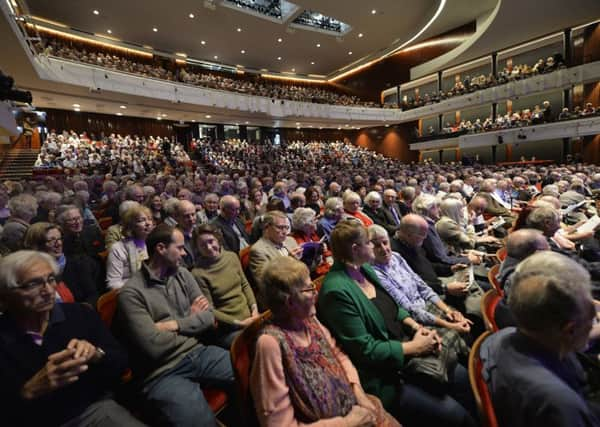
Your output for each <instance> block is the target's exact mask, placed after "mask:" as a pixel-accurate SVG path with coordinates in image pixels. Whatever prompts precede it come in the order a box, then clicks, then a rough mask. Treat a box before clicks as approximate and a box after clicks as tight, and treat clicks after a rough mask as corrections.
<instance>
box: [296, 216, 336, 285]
mask: <svg viewBox="0 0 600 427" xmlns="http://www.w3.org/2000/svg"><path fill="white" fill-rule="evenodd" d="M316 231H317V219H316V215H315V211H314V210H313V209H311V208H297V209H296V210H295V211H294V213H293V214H292V232H291V234H290V235H291V236H292V237H293V238H294V240H296V242H297V243H298V244H299V245H300V246H302V248H303V249H304V250H303V252H302V262H304V263H305V264H306V265H308V267H309V268H310V271H311V275H312V276H313V277H318V276H322V275H324V274H327V272H328V271H329V268H330V267H331V264H330V263H329V262H327V258H328V257H331V252H330V251H329V250H328V249H327V246H326V245H325V243H323V242H322V241H321V240H320V239H319V235H318V234H317V232H316ZM329 259H331V258H329Z"/></svg>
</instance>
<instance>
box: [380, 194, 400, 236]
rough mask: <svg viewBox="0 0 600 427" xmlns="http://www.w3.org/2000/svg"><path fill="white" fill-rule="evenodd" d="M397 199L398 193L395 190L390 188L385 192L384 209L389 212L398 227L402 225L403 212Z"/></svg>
mask: <svg viewBox="0 0 600 427" xmlns="http://www.w3.org/2000/svg"><path fill="white" fill-rule="evenodd" d="M397 199H398V193H396V190H394V189H393V188H388V189H387V190H385V191H384V192H383V209H384V210H386V211H387V212H389V214H390V215H391V217H392V219H393V220H394V225H395V226H396V227H398V226H399V225H400V219H401V218H402V210H401V209H400V206H399V205H398V203H397V202H396V200H397Z"/></svg>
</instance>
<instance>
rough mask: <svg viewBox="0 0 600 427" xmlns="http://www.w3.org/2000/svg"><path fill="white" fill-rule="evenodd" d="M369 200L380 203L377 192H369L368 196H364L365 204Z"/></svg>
mask: <svg viewBox="0 0 600 427" xmlns="http://www.w3.org/2000/svg"><path fill="white" fill-rule="evenodd" d="M371 200H377V201H379V202H381V195H380V194H379V193H378V192H377V191H370V192H369V194H367V195H366V196H365V203H366V204H369V203H370V202H371Z"/></svg>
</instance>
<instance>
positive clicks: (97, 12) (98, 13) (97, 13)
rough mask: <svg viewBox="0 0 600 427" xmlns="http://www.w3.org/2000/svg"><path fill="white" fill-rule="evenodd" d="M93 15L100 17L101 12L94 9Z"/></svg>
mask: <svg viewBox="0 0 600 427" xmlns="http://www.w3.org/2000/svg"><path fill="white" fill-rule="evenodd" d="M92 13H93V14H94V15H100V11H98V10H96V9H94V10H93V11H92Z"/></svg>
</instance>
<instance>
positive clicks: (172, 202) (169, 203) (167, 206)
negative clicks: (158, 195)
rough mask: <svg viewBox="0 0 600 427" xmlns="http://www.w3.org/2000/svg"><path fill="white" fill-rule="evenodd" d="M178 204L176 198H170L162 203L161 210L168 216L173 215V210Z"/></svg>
mask: <svg viewBox="0 0 600 427" xmlns="http://www.w3.org/2000/svg"><path fill="white" fill-rule="evenodd" d="M178 204H179V199H178V198H177V197H170V198H168V199H167V200H165V201H164V202H163V209H164V210H165V212H166V213H167V215H169V216H173V215H175V209H176V207H177V205H178Z"/></svg>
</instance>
